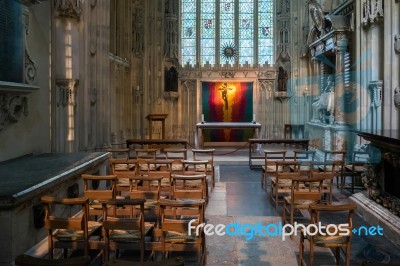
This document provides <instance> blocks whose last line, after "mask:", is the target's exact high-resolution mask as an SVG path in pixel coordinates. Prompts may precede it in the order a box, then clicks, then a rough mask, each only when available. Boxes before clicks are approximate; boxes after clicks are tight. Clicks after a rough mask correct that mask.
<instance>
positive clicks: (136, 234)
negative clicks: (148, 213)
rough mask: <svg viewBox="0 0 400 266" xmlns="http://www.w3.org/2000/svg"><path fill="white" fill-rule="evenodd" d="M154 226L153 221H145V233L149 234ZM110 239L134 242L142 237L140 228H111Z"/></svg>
mask: <svg viewBox="0 0 400 266" xmlns="http://www.w3.org/2000/svg"><path fill="white" fill-rule="evenodd" d="M153 227H154V225H153V224H151V223H145V225H144V235H147V234H148V233H149V232H150V230H152V229H153ZM109 237H110V239H111V240H114V241H118V242H132V241H138V240H140V238H141V235H140V231H139V230H119V229H114V230H110V236H109Z"/></svg>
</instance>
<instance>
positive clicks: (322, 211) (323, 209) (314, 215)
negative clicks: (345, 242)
mask: <svg viewBox="0 0 400 266" xmlns="http://www.w3.org/2000/svg"><path fill="white" fill-rule="evenodd" d="M356 209H357V205H356V204H354V203H347V204H335V205H330V204H310V206H309V210H310V215H311V222H312V223H313V224H318V223H321V224H322V225H327V224H339V223H347V224H348V229H350V232H349V235H348V237H349V238H350V236H351V228H352V226H353V215H354V212H355V210H356ZM340 213H342V214H343V215H340ZM332 214H334V215H335V220H334V221H333V220H331V219H327V217H332ZM339 233H340V232H337V235H339Z"/></svg>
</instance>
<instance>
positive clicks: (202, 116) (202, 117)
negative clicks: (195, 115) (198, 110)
mask: <svg viewBox="0 0 400 266" xmlns="http://www.w3.org/2000/svg"><path fill="white" fill-rule="evenodd" d="M201 122H204V114H201Z"/></svg>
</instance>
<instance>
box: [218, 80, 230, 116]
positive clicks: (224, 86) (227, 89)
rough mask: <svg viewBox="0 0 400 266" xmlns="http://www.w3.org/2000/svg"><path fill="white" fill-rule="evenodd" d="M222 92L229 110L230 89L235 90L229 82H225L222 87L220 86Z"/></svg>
mask: <svg viewBox="0 0 400 266" xmlns="http://www.w3.org/2000/svg"><path fill="white" fill-rule="evenodd" d="M219 90H220V91H221V94H222V100H223V101H224V103H225V110H228V91H231V90H233V88H229V87H228V83H224V84H223V85H222V87H220V88H219Z"/></svg>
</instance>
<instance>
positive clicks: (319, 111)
mask: <svg viewBox="0 0 400 266" xmlns="http://www.w3.org/2000/svg"><path fill="white" fill-rule="evenodd" d="M334 87H335V83H334V82H333V81H332V76H330V77H329V78H328V83H327V85H326V87H325V89H324V91H323V92H322V93H321V95H320V96H319V97H317V98H316V99H315V101H314V102H313V104H312V107H313V118H312V121H313V122H324V121H325V114H326V111H328V112H329V113H330V116H329V120H330V123H331V124H332V123H333V122H334V121H333V119H334V117H333V114H334V111H335V91H334Z"/></svg>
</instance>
